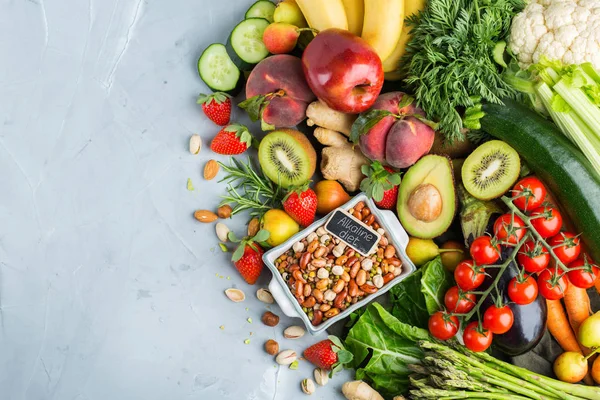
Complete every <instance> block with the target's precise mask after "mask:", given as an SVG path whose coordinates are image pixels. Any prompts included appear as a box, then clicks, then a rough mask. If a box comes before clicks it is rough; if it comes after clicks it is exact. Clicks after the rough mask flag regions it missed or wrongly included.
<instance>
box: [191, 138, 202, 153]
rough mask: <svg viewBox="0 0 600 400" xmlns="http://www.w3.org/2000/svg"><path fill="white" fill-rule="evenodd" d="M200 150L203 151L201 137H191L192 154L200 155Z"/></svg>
mask: <svg viewBox="0 0 600 400" xmlns="http://www.w3.org/2000/svg"><path fill="white" fill-rule="evenodd" d="M200 149H202V138H201V137H200V135H197V134H193V135H192V136H191V137H190V153H192V154H194V155H196V154H198V153H200Z"/></svg>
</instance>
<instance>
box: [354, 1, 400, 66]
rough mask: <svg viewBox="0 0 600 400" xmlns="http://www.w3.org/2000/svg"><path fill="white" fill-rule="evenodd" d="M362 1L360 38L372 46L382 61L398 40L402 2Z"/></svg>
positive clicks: (390, 52)
mask: <svg viewBox="0 0 600 400" xmlns="http://www.w3.org/2000/svg"><path fill="white" fill-rule="evenodd" d="M364 1H365V18H364V22H363V30H362V38H363V39H365V40H366V41H367V42H368V43H369V44H370V45H371V46H373V48H374V49H375V51H376V52H377V54H378V55H379V58H381V61H383V60H385V59H386V58H388V57H389V56H390V54H392V52H393V51H394V48H395V47H396V43H398V40H399V39H400V33H401V32H402V25H403V22H404V0H364ZM409 1H410V0H409Z"/></svg>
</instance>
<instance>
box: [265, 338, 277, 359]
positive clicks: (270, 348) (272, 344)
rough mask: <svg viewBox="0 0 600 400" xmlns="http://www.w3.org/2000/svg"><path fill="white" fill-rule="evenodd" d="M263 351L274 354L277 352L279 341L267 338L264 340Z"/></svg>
mask: <svg viewBox="0 0 600 400" xmlns="http://www.w3.org/2000/svg"><path fill="white" fill-rule="evenodd" d="M265 351H266V352H267V353H269V354H270V355H272V356H274V355H275V354H277V353H279V343H277V342H276V341H274V340H273V339H269V340H267V341H266V342H265Z"/></svg>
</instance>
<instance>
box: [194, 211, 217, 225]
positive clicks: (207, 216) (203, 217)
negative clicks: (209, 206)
mask: <svg viewBox="0 0 600 400" xmlns="http://www.w3.org/2000/svg"><path fill="white" fill-rule="evenodd" d="M194 218H196V219H197V220H198V221H200V222H207V223H208V222H214V221H216V220H217V218H218V216H217V214H215V213H214V212H212V211H208V210H197V211H196V212H194Z"/></svg>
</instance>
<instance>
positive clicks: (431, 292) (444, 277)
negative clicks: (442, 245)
mask: <svg viewBox="0 0 600 400" xmlns="http://www.w3.org/2000/svg"><path fill="white" fill-rule="evenodd" d="M421 270H422V271H423V276H422V278H421V293H423V296H425V306H426V308H427V312H429V314H430V315H431V314H433V313H435V312H436V311H439V310H441V309H442V308H443V306H444V294H445V293H446V291H447V290H448V289H449V288H450V286H452V278H451V277H450V274H449V273H448V271H446V269H445V268H444V266H443V265H442V259H441V257H440V256H437V257H436V258H434V259H433V260H431V261H429V262H428V263H427V264H425V265H424V266H423V267H421Z"/></svg>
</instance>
